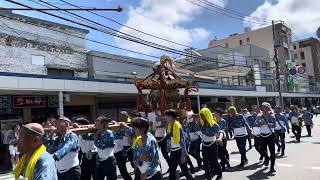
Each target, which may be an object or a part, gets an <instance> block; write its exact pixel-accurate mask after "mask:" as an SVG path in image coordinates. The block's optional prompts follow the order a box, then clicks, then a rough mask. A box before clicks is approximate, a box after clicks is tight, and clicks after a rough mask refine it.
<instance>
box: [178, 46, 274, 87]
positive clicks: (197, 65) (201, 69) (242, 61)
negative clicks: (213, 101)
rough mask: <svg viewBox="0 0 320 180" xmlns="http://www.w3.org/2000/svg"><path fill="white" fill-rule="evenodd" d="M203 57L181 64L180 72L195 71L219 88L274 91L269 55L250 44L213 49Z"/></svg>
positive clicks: (184, 61) (202, 54) (202, 52)
mask: <svg viewBox="0 0 320 180" xmlns="http://www.w3.org/2000/svg"><path fill="white" fill-rule="evenodd" d="M197 52H198V53H199V54H200V55H201V56H198V57H196V58H194V60H193V61H190V58H187V59H183V60H178V61H177V65H178V67H179V68H183V69H188V70H190V71H194V73H195V74H197V75H202V76H208V77H210V78H212V79H214V80H216V83H217V84H222V85H231V86H239V87H241V86H243V87H250V86H251V87H254V86H264V87H265V88H266V90H268V91H272V90H273V89H274V87H273V82H274V77H273V75H272V71H271V69H270V59H269V52H268V51H267V50H266V49H263V48H260V47H258V46H255V45H252V44H248V45H241V46H237V47H235V48H226V47H221V46H217V47H212V48H207V49H203V50H198V51H197Z"/></svg>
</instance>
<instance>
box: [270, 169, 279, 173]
mask: <svg viewBox="0 0 320 180" xmlns="http://www.w3.org/2000/svg"><path fill="white" fill-rule="evenodd" d="M269 172H270V173H275V172H277V171H276V170H275V169H274V168H270V171H269Z"/></svg>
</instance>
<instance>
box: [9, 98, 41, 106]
mask: <svg viewBox="0 0 320 180" xmlns="http://www.w3.org/2000/svg"><path fill="white" fill-rule="evenodd" d="M45 102H46V101H45V96H13V107H14V108H24V107H45V106H46V103H45Z"/></svg>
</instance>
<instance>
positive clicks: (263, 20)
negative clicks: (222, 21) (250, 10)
mask: <svg viewBox="0 0 320 180" xmlns="http://www.w3.org/2000/svg"><path fill="white" fill-rule="evenodd" d="M198 1H201V2H202V3H204V4H207V5H209V6H211V7H213V8H215V9H218V10H220V11H223V12H226V13H229V14H233V15H236V16H240V17H242V18H245V17H247V18H250V19H252V20H256V21H261V22H268V23H271V22H272V20H268V19H264V18H259V17H255V16H250V15H246V14H243V13H240V12H237V11H235V10H232V9H228V8H225V7H222V6H219V5H217V4H215V3H213V2H210V1H208V0H198Z"/></svg>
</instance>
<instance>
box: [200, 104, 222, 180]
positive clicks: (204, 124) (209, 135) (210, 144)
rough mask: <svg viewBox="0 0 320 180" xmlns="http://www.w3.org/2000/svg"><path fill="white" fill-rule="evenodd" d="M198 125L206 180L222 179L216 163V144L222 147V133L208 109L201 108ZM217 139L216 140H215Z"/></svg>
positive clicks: (219, 167)
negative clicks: (214, 177)
mask: <svg viewBox="0 0 320 180" xmlns="http://www.w3.org/2000/svg"><path fill="white" fill-rule="evenodd" d="M199 115H200V121H199V124H200V126H201V133H202V157H203V168H204V171H205V175H206V177H207V179H212V178H213V176H215V175H217V177H216V179H217V180H218V179H222V169H221V166H220V164H219V162H218V144H219V145H222V138H223V134H224V133H223V131H222V130H221V129H220V127H219V125H218V124H217V123H216V121H215V120H214V119H213V116H212V113H211V111H210V110H209V109H208V108H202V109H201V111H200V113H199ZM217 137H218V138H217Z"/></svg>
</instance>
